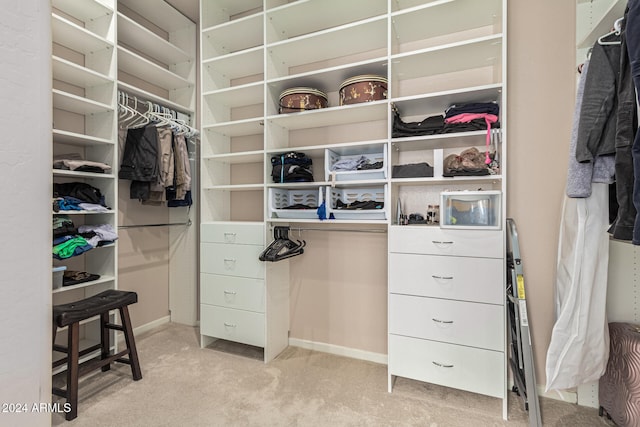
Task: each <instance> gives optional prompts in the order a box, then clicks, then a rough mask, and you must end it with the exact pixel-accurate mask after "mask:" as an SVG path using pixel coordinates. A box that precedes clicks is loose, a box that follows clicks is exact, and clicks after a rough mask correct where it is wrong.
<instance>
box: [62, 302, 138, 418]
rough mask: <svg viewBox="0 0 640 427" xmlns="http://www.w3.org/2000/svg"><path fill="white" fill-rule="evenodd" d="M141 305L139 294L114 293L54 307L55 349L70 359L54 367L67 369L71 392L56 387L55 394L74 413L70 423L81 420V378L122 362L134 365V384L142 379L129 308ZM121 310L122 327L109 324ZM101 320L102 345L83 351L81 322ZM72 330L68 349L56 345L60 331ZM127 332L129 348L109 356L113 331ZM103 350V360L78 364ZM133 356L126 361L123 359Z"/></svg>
mask: <svg viewBox="0 0 640 427" xmlns="http://www.w3.org/2000/svg"><path fill="white" fill-rule="evenodd" d="M136 302H138V295H137V294H136V293H135V292H127V291H117V290H114V289H110V290H107V291H104V292H102V293H100V294H98V295H95V296H92V297H89V298H86V299H83V300H80V301H76V302H72V303H69V304H60V305H55V306H53V349H54V350H55V351H59V352H62V353H66V355H67V356H66V357H64V358H63V359H61V360H58V361H56V362H54V363H53V367H54V368H55V367H57V366H60V365H64V364H66V365H67V388H66V390H63V389H60V388H57V387H54V388H53V394H55V395H57V396H61V397H64V398H66V399H67V403H69V404H70V406H71V409H70V411H69V412H67V414H66V418H67V420H72V419H74V418H76V417H77V416H78V378H80V377H81V376H83V375H85V374H87V373H89V372H91V371H93V370H95V369H98V368H102V371H103V372H105V371H108V370H109V369H110V367H111V362H121V363H127V364H129V365H131V374H132V375H133V379H134V381H138V380H139V379H142V372H141V371H140V362H139V361H138V352H137V351H136V343H135V340H134V338H133V330H132V328H131V319H130V318H129V309H128V308H127V306H128V305H129V304H135V303H136ZM115 309H118V310H120V319H121V321H122V325H116V324H113V323H109V310H115ZM98 315H99V316H100V344H96V345H94V346H92V347H89V348H86V349H84V350H82V351H80V349H79V342H80V338H79V330H80V322H81V321H83V320H85V319H89V318H90V317H94V316H98ZM65 326H68V331H67V334H68V337H67V342H68V344H67V347H64V346H61V345H57V344H56V331H57V328H59V327H60V328H62V327H65ZM110 329H113V330H117V331H122V332H124V338H125V341H126V344H127V348H126V349H125V350H123V351H120V352H118V353H116V354H113V355H110V354H109V346H110V344H109V330H110ZM98 349H100V350H101V354H100V357H99V358H98V357H96V358H93V359H90V360H87V361H86V362H83V363H82V364H79V362H78V360H79V358H80V357H81V356H83V355H85V354H89V353H91V352H93V351H96V350H98ZM127 354H128V355H129V357H128V358H126V359H124V358H123V356H125V355H127Z"/></svg>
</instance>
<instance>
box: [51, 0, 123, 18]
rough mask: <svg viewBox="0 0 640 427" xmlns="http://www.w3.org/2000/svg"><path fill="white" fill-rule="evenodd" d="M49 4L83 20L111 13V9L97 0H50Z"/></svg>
mask: <svg viewBox="0 0 640 427" xmlns="http://www.w3.org/2000/svg"><path fill="white" fill-rule="evenodd" d="M51 6H53V7H54V8H56V9H59V10H61V11H62V12H64V13H66V14H67V15H71V16H73V17H75V18H78V19H80V20H82V21H84V22H86V21H93V20H97V19H99V18H102V17H103V16H108V15H113V9H112V8H110V7H109V6H107V5H106V4H104V3H103V2H100V1H99V0H86V1H78V0H51Z"/></svg>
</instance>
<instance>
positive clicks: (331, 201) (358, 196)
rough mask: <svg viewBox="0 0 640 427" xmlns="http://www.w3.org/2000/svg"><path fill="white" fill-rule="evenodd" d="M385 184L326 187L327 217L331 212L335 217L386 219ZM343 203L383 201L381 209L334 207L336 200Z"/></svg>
mask: <svg viewBox="0 0 640 427" xmlns="http://www.w3.org/2000/svg"><path fill="white" fill-rule="evenodd" d="M386 194H387V185H386V184H385V185H384V186H382V187H358V188H356V187H345V188H335V187H327V217H329V216H330V214H333V216H334V218H335V219H356V220H369V219H381V220H384V219H387V218H388V216H389V204H388V203H387V200H386ZM338 200H341V201H342V202H343V203H354V202H366V201H370V200H372V201H376V202H383V203H384V207H383V208H382V209H359V210H349V209H336V204H337V201H338Z"/></svg>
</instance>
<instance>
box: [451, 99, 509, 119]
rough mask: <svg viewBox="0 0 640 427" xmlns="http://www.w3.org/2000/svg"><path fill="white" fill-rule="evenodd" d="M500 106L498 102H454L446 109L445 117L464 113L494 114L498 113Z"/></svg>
mask: <svg viewBox="0 0 640 427" xmlns="http://www.w3.org/2000/svg"><path fill="white" fill-rule="evenodd" d="M499 112H500V106H499V105H498V104H497V103H496V102H469V103H466V104H454V105H451V106H450V107H449V108H447V109H446V110H445V118H446V119H448V118H449V117H453V116H457V115H458V114H463V113H474V114H482V113H486V114H493V115H496V116H497V115H498V114H499Z"/></svg>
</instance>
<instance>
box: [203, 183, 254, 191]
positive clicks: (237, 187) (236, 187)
mask: <svg viewBox="0 0 640 427" xmlns="http://www.w3.org/2000/svg"><path fill="white" fill-rule="evenodd" d="M202 189H203V190H205V191H229V192H231V191H257V190H260V191H262V190H263V189H264V185H262V184H237V185H234V184H229V185H209V186H205V185H204V184H203V185H202Z"/></svg>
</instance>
